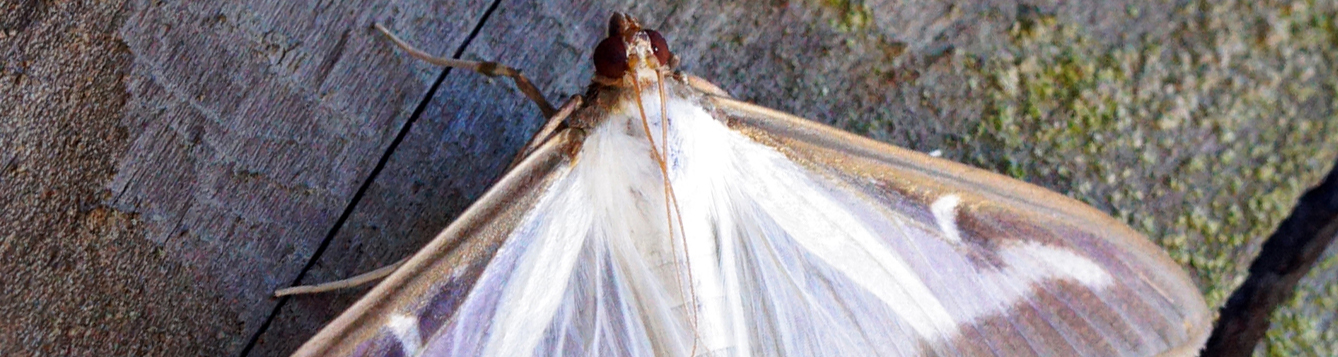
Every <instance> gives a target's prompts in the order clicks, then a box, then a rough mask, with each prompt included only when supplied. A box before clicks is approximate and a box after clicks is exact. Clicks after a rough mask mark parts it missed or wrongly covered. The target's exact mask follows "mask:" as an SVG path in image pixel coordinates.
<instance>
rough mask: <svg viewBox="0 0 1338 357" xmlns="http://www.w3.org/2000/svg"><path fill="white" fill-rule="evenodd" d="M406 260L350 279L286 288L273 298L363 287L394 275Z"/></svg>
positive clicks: (278, 291)
mask: <svg viewBox="0 0 1338 357" xmlns="http://www.w3.org/2000/svg"><path fill="white" fill-rule="evenodd" d="M408 260H409V259H408V258H405V259H401V260H400V261H398V262H395V264H391V265H387V266H383V267H381V268H379V269H376V270H373V271H369V272H366V273H362V274H358V275H357V276H354V277H352V278H348V279H343V280H336V281H331V282H328V283H320V284H316V285H301V286H293V287H288V288H283V289H279V290H276V291H274V297H281V296H288V295H301V294H316V293H323V292H326V291H334V290H340V289H347V288H351V287H355V286H359V285H363V284H366V283H370V282H373V281H377V280H381V279H382V278H385V277H387V276H389V275H390V273H394V272H395V269H399V267H400V266H401V265H404V262H406V261H408Z"/></svg>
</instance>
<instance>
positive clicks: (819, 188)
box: [304, 91, 1207, 356]
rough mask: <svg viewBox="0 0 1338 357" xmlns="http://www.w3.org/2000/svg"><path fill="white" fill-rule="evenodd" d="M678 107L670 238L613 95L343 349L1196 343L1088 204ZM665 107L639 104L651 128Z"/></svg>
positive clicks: (704, 102) (1183, 286)
mask: <svg viewBox="0 0 1338 357" xmlns="http://www.w3.org/2000/svg"><path fill="white" fill-rule="evenodd" d="M679 92H681V91H679ZM611 95H612V94H611ZM669 97H670V98H672V99H670V100H669V101H668V103H667V107H665V108H666V112H667V113H668V117H669V121H668V123H669V125H668V127H667V133H668V135H667V138H664V137H659V136H658V135H656V137H655V142H656V143H664V145H665V147H666V148H667V151H666V152H667V155H666V157H667V162H668V166H669V168H668V172H669V177H670V179H671V181H672V186H673V188H674V190H675V193H676V197H677V200H678V205H677V207H678V208H679V211H678V212H679V213H680V214H681V216H679V217H675V218H681V219H682V226H681V229H680V226H679V225H678V224H677V221H676V220H675V219H669V217H666V210H665V207H666V204H665V201H664V200H665V195H664V194H663V192H664V186H663V185H662V180H663V178H662V176H661V174H660V171H659V168H658V167H657V165H656V164H655V163H654V161H652V159H651V156H650V153H649V152H650V146H649V145H648V144H647V140H646V138H645V137H644V136H643V135H642V134H641V133H643V129H642V127H641V122H640V120H641V117H640V115H639V114H638V113H639V110H638V109H637V108H636V107H635V105H636V101H634V100H622V101H619V103H622V106H621V107H614V108H612V110H610V113H607V114H608V116H607V117H605V118H604V119H603V121H601V122H599V123H598V124H597V125H596V126H594V127H593V128H590V129H589V130H588V134H586V136H585V138H584V141H583V144H581V145H579V147H580V149H579V152H577V153H576V154H575V156H574V157H575V159H574V161H572V162H570V164H569V165H564V166H560V167H557V168H554V169H552V170H551V171H546V172H545V175H544V177H545V178H544V180H543V181H542V182H544V185H542V188H541V189H535V190H533V191H528V193H527V194H526V195H525V197H524V198H523V199H520V200H519V201H521V202H530V203H523V204H521V206H522V207H523V212H524V213H523V214H513V216H514V218H511V219H505V220H500V221H498V222H493V223H491V225H490V227H494V228H488V229H486V231H489V232H493V231H495V232H501V233H499V234H502V235H501V236H498V238H496V239H493V240H483V241H487V242H494V243H491V244H497V243H496V242H501V243H500V246H497V245H493V246H492V247H493V248H470V247H473V246H472V245H470V244H474V243H468V242H466V243H463V244H462V245H461V246H459V247H457V248H453V249H454V250H464V251H472V250H481V251H484V253H481V254H476V255H474V257H475V258H474V259H472V260H469V261H468V263H470V264H461V262H459V261H458V260H459V259H456V260H457V262H456V263H454V264H458V265H463V266H465V267H463V268H453V269H455V270H456V271H460V273H452V274H451V275H449V276H442V275H443V274H444V273H436V274H424V273H423V271H424V270H423V268H421V267H423V266H428V265H433V266H443V265H442V263H441V262H435V261H436V260H446V259H444V258H422V259H421V260H423V261H427V260H432V261H434V262H433V263H432V264H428V263H421V262H420V263H419V264H418V265H415V263H414V262H410V264H409V265H410V266H409V267H407V268H406V270H402V271H400V272H397V273H396V276H401V275H404V276H403V277H399V278H398V280H396V277H392V278H391V280H390V281H388V282H387V283H386V284H383V286H378V288H377V289H376V290H374V291H373V292H372V293H371V294H372V295H373V296H374V297H375V298H378V299H393V300H396V301H409V302H407V303H406V302H398V303H395V304H396V305H393V306H390V307H382V308H380V309H379V310H378V311H381V312H380V314H383V315H387V314H388V315H390V316H389V317H385V318H370V319H368V320H366V321H364V322H362V323H368V324H374V326H373V327H372V330H373V331H378V332H376V333H372V334H369V333H361V335H357V336H354V337H356V338H354V339H357V340H358V341H355V342H357V343H358V344H357V346H358V347H357V348H351V349H348V350H346V351H347V352H349V353H353V354H364V353H365V354H383V353H385V354H396V353H402V354H405V355H434V356H436V355H441V356H445V355H487V356H517V355H635V356H676V355H688V354H691V353H696V354H708V355H800V356H817V355H832V356H863V355H918V354H948V355H959V354H969V355H1028V354H1033V355H1102V356H1104V355H1151V354H1158V353H1167V352H1176V353H1184V352H1192V351H1193V348H1196V346H1197V344H1198V343H1200V342H1202V338H1203V337H1205V336H1206V335H1205V334H1204V333H1206V329H1204V328H1203V326H1204V322H1205V321H1206V318H1207V310H1206V308H1205V307H1204V306H1203V302H1202V299H1201V298H1199V297H1197V295H1196V293H1194V289H1193V285H1192V284H1190V283H1189V281H1188V279H1187V278H1186V277H1185V275H1184V273H1183V272H1182V271H1180V270H1179V268H1178V267H1176V266H1175V265H1174V264H1173V263H1170V261H1169V259H1167V258H1166V257H1165V253H1160V251H1159V250H1157V249H1156V248H1155V247H1154V246H1151V245H1150V244H1149V243H1148V242H1146V241H1145V239H1144V238H1142V237H1141V236H1138V235H1137V234H1135V233H1132V231H1130V230H1128V228H1126V227H1123V226H1122V225H1119V224H1117V223H1113V222H1112V221H1110V219H1109V218H1106V217H1105V216H1104V215H1101V214H1099V213H1094V212H1091V211H1092V210H1091V209H1090V208H1087V207H1085V206H1082V205H1081V204H1078V203H1076V202H1073V201H1071V200H1067V199H1063V198H1062V196H1058V195H1054V194H1050V193H1044V191H1043V190H1040V189H1036V188H1033V187H1031V186H1029V185H1026V184H1022V183H1018V182H1012V181H999V180H998V179H996V178H994V177H993V176H990V175H988V174H985V173H982V172H980V171H979V170H974V169H967V168H965V167H962V166H960V165H956V166H954V165H953V164H946V163H943V162H938V161H932V162H928V163H926V162H921V161H917V160H930V159H925V158H920V157H910V158H907V157H905V156H906V155H910V154H908V153H905V152H900V151H896V150H895V149H889V147H885V146H878V145H881V144H867V143H864V144H865V145H874V146H872V149H868V148H867V147H859V146H847V147H842V146H832V145H824V144H825V143H822V142H817V143H815V142H814V140H808V141H805V140H804V139H805V138H817V140H818V141H821V140H835V139H840V140H849V138H845V137H840V136H836V137H833V136H832V135H833V134H831V133H828V132H825V131H823V130H830V129H827V128H825V127H821V126H816V125H814V126H811V127H809V126H804V125H813V124H795V123H790V122H787V121H786V120H791V119H793V118H791V117H787V116H783V115H779V114H776V113H771V112H765V111H759V110H760V109H757V108H755V107H751V106H747V105H744V104H740V103H737V102H732V101H728V100H725V99H720V98H710V97H698V98H683V97H676V96H673V95H670V96H669ZM657 98H658V94H656V93H653V92H651V93H646V94H645V96H644V97H643V100H642V102H643V105H645V107H646V108H647V110H646V112H647V114H649V115H650V117H649V121H650V124H651V128H650V131H651V132H653V133H655V134H658V133H659V132H660V126H659V125H660V123H661V122H662V121H661V118H660V116H659V115H658V113H659V110H658V109H659V108H660V103H659V102H658V101H657ZM577 115H580V113H578V114H577ZM768 117H770V118H772V119H778V120H780V121H779V122H774V123H771V122H766V120H771V119H767V118H768ZM759 118H762V119H759ZM777 123H779V124H777ZM768 125H771V126H768ZM815 130H816V131H815ZM787 131H788V132H787ZM805 133H807V134H805ZM666 139H667V140H668V142H667V143H665V142H664V141H665V140H666ZM576 141H579V140H576ZM860 143H863V142H860ZM864 149H868V150H872V151H869V152H864V151H861V150H864ZM879 155H884V156H886V155H891V156H892V157H891V158H889V157H880V156H879ZM898 160H901V161H898ZM907 160H909V161H907ZM906 162H909V164H907V163H906ZM917 170H919V171H917ZM935 170H937V171H935ZM953 170H956V171H953ZM934 172H938V173H940V174H942V175H939V176H935V175H934V174H933V173H934ZM959 176H965V177H968V178H967V179H958V178H955V177H959ZM982 182H983V183H982ZM996 191H1001V192H996ZM1037 192H1041V193H1037ZM1019 194H1035V195H1037V196H1035V197H1016V196H1018V195H1019ZM1055 200H1058V201H1055ZM1052 201H1054V202H1052ZM1019 206H1020V207H1019ZM470 211H475V209H474V208H471V210H470ZM468 214H469V213H467V215H468ZM671 222H672V223H673V224H672V225H671V224H670V223H671ZM455 228H456V225H452V229H455ZM670 230H672V231H674V232H675V233H674V235H673V236H672V238H671V236H670V235H669V232H670ZM450 231H451V230H450V229H448V232H450ZM457 231H458V229H457ZM456 234H457V236H458V235H459V233H456ZM446 235H447V234H443V236H446ZM502 237H505V238H502ZM456 239H463V238H456ZM439 240H442V239H440V238H439ZM472 241H481V240H479V239H473V240H472ZM479 244H480V246H483V245H481V244H482V243H479ZM444 247H445V246H444V245H442V246H438V244H437V243H436V242H434V243H433V246H430V247H428V249H445V248H444ZM428 249H425V251H426V250H428ZM422 254H434V253H420V255H422ZM435 254H437V255H438V256H440V255H443V253H435ZM1158 254H1160V255H1158ZM457 255H458V254H457ZM452 256H455V255H452ZM415 260H420V258H418V257H415ZM445 266H452V265H445ZM470 272H472V273H470ZM410 274H413V275H429V276H430V279H428V278H424V277H417V276H409V275H410ZM425 279H426V280H425ZM688 282H691V284H688ZM401 286H407V287H409V288H402V287H401ZM404 290H411V291H410V292H407V293H406V292H402V291H404ZM378 294H379V296H377V295H378ZM405 296H408V297H405ZM359 304H360V305H362V304H364V303H362V302H360V303H359ZM368 304H372V303H368ZM355 310H357V311H360V312H358V313H360V314H363V315H367V314H368V312H367V311H371V309H368V308H363V309H359V308H358V307H355ZM387 310H390V311H393V312H389V313H388V312H387ZM341 319H344V318H342V317H341ZM350 321H352V320H351V318H350ZM337 323H339V324H343V325H345V326H348V325H353V323H352V322H338V321H337ZM327 329H328V328H327ZM337 329H338V328H337ZM355 335H356V334H355ZM321 336H327V333H326V332H324V331H323V332H322V335H321ZM321 336H318V339H320V338H322V337H321ZM346 336H349V334H348V333H345V334H344V335H334V337H323V338H326V339H327V340H328V339H340V338H345V337H346ZM304 348H305V347H304Z"/></svg>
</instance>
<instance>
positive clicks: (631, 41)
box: [594, 13, 678, 86]
mask: <svg viewBox="0 0 1338 357" xmlns="http://www.w3.org/2000/svg"><path fill="white" fill-rule="evenodd" d="M594 60H595V81H596V82H599V83H601V84H605V85H616V86H626V85H630V84H632V82H630V81H637V82H651V81H655V80H657V75H658V74H661V73H665V72H669V71H672V70H673V67H674V66H677V65H678V58H677V57H674V54H673V53H671V52H669V44H668V43H666V42H665V41H664V36H662V35H660V33H659V32H655V30H645V29H642V28H641V24H638V23H637V21H636V19H635V18H632V17H631V16H629V15H627V14H624V13H614V14H613V17H612V18H610V19H609V37H607V38H605V39H604V40H603V41H600V42H599V45H598V46H595V55H594Z"/></svg>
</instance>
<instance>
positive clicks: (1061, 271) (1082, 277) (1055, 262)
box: [1010, 242, 1110, 287]
mask: <svg viewBox="0 0 1338 357" xmlns="http://www.w3.org/2000/svg"><path fill="white" fill-rule="evenodd" d="M1010 250H1013V251H1014V252H1015V253H1019V255H1021V256H1024V257H1027V258H1031V260H1032V261H1034V262H1036V263H1038V265H1041V268H1042V269H1043V270H1046V271H1045V272H1037V273H1040V274H1044V275H1049V276H1062V277H1068V278H1072V279H1074V280H1077V281H1078V282H1081V283H1082V284H1083V285H1087V286H1090V287H1104V286H1106V285H1108V284H1110V274H1108V273H1106V271H1105V269H1101V267H1100V266H1097V265H1096V263H1094V262H1092V261H1091V260H1090V259H1087V258H1085V257H1082V256H1080V255H1077V254H1074V253H1073V252H1072V251H1069V250H1067V249H1063V248H1057V247H1053V246H1048V245H1043V244H1041V243H1037V242H1026V243H1023V244H1020V245H1017V246H1014V247H1012V248H1011V249H1010ZM1036 280H1039V279H1036Z"/></svg>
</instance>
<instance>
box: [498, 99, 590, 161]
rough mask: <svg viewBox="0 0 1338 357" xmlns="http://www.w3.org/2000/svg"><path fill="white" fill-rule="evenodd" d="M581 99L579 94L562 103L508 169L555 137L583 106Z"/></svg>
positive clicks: (521, 149)
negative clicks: (568, 118)
mask: <svg viewBox="0 0 1338 357" xmlns="http://www.w3.org/2000/svg"><path fill="white" fill-rule="evenodd" d="M581 100H582V99H581V96H579V95H578V96H573V97H571V99H568V100H567V102H566V103H562V107H561V108H558V111H557V113H555V114H553V116H550V117H548V122H546V123H544V126H543V127H540V128H539V131H538V132H536V133H534V136H532V137H530V141H529V142H527V143H525V147H522V148H520V152H518V153H516V157H515V158H513V159H511V164H510V165H507V166H506V171H511V168H513V167H516V165H518V164H520V161H521V160H525V157H527V156H530V153H532V152H534V150H535V149H538V148H539V146H540V145H543V144H544V143H545V142H548V139H550V138H552V137H553V133H556V132H557V131H558V129H561V128H562V123H565V122H566V121H567V117H568V116H570V115H571V113H572V112H574V111H576V108H580V107H581Z"/></svg>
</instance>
